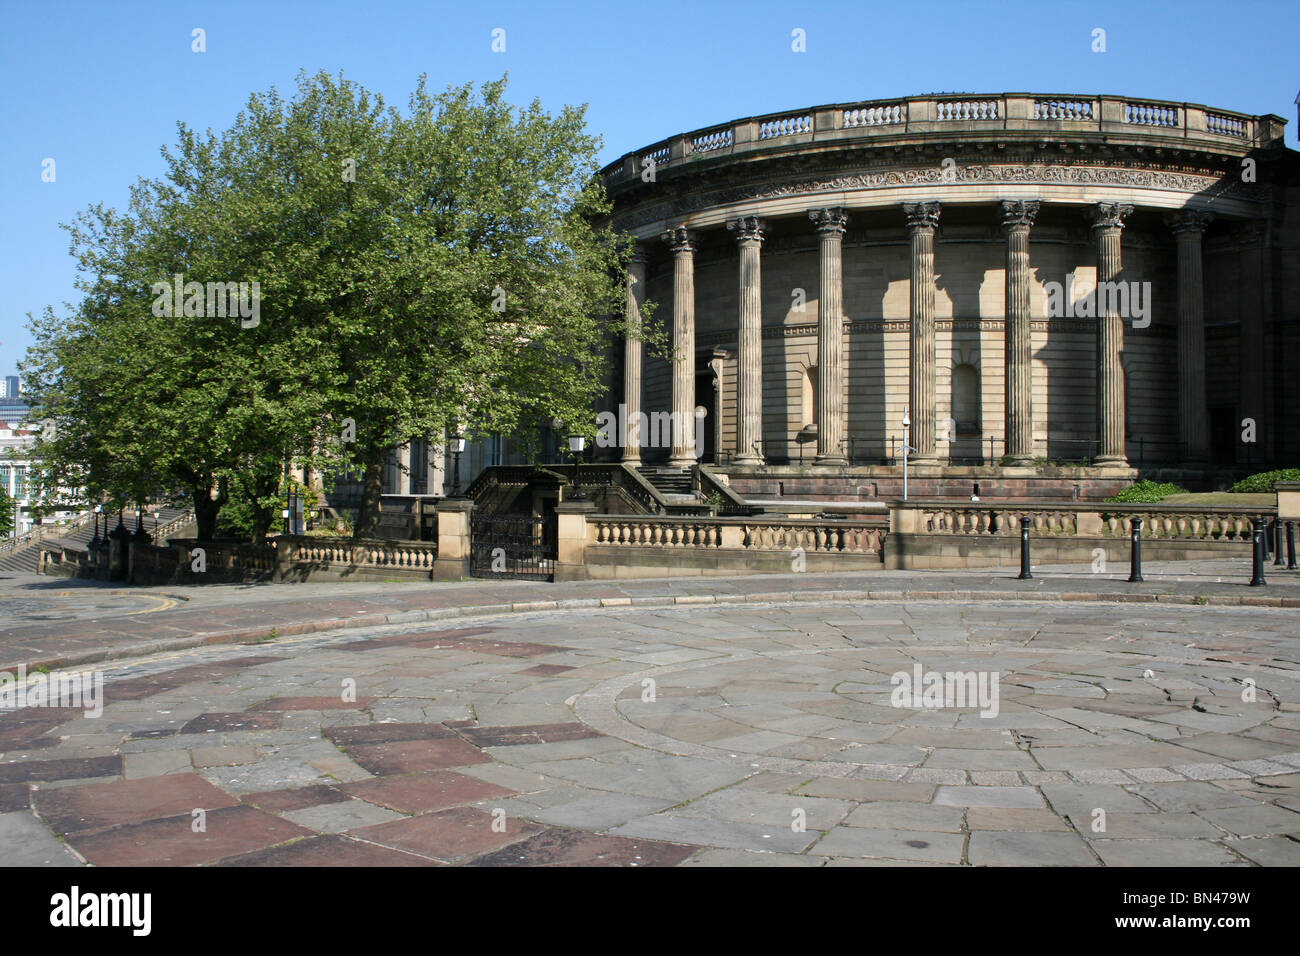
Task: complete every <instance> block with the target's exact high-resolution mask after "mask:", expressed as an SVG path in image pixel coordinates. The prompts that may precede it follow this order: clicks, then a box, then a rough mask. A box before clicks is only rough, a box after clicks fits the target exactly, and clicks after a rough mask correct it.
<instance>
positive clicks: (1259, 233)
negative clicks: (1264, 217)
mask: <svg viewBox="0 0 1300 956" xmlns="http://www.w3.org/2000/svg"><path fill="white" fill-rule="evenodd" d="M1235 238H1236V240H1237V249H1238V255H1239V262H1240V270H1239V272H1238V280H1237V281H1238V286H1237V296H1238V300H1239V302H1240V306H1239V308H1240V310H1241V326H1240V328H1241V333H1240V334H1241V357H1240V358H1239V359H1238V365H1237V379H1238V381H1240V382H1241V393H1240V394H1241V397H1240V402H1241V408H1240V410H1239V412H1238V416H1237V422H1236V431H1237V435H1238V436H1239V437H1240V436H1242V434H1243V432H1244V431H1245V426H1244V425H1242V421H1244V420H1245V419H1247V418H1249V419H1250V420H1251V421H1253V422H1254V423H1255V428H1254V432H1255V445H1254V447H1253V448H1246V447H1245V445H1244V443H1243V442H1241V441H1238V443H1237V455H1238V460H1242V461H1259V460H1260V459H1261V458H1267V457H1268V456H1267V454H1266V453H1265V451H1264V449H1265V448H1267V447H1268V446H1267V444H1266V442H1267V439H1268V435H1267V434H1266V432H1265V428H1266V425H1267V418H1268V416H1267V415H1266V414H1265V409H1264V376H1265V370H1266V369H1267V367H1268V365H1267V362H1266V360H1265V357H1264V261H1263V255H1264V224H1263V223H1262V222H1256V221H1246V222H1243V223H1241V224H1239V225H1238V226H1237V228H1236V230H1235Z"/></svg>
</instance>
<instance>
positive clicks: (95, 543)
mask: <svg viewBox="0 0 1300 956" xmlns="http://www.w3.org/2000/svg"><path fill="white" fill-rule="evenodd" d="M103 513H104V506H103V505H95V536H94V537H93V538H91V539H90V541H89V542H88V543H87V545H86V547H87V548H89V549H90V551H91V553H92V554H93V553H94V551H95V549H96V548H98V547H99V543H100V542H101V541H102V540H103V538H101V537H100V536H99V516H100V515H101V514H103ZM104 531H105V532H106V533H107V531H108V522H107V521H106V522H104Z"/></svg>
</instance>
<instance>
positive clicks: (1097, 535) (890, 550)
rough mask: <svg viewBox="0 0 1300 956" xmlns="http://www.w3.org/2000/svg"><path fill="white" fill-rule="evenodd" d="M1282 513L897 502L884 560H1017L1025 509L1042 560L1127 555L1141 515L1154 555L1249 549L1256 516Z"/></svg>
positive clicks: (919, 563)
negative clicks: (1021, 521) (1133, 528)
mask: <svg viewBox="0 0 1300 956" xmlns="http://www.w3.org/2000/svg"><path fill="white" fill-rule="evenodd" d="M1276 514H1277V509H1276V508H1274V507H1270V506H1260V505H1253V506H1207V505H1201V506H1191V505H1160V504H1112V503H1105V504H1102V503H1079V504H1075V503H1071V502H1060V503H1058V502H1050V503H1042V504H1002V503H994V502H951V501H907V502H893V503H892V504H891V505H890V519H889V538H888V541H887V545H888V546H887V548H886V554H885V566H886V567H887V568H891V569H892V568H955V567H981V566H989V567H994V566H999V565H1002V566H1007V565H1012V566H1013V565H1015V564H1016V563H1017V562H1018V560H1019V555H1018V548H1019V540H1018V539H1019V537H1020V519H1021V518H1022V517H1027V518H1029V519H1030V538H1031V543H1032V549H1033V553H1034V556H1035V557H1034V560H1035V561H1037V562H1041V563H1047V564H1071V563H1076V562H1081V563H1086V564H1091V562H1093V561H1094V560H1095V559H1096V558H1097V555H1098V551H1100V552H1102V553H1104V554H1105V556H1106V558H1107V559H1108V560H1111V561H1125V560H1127V559H1128V554H1129V549H1130V534H1131V531H1132V522H1133V519H1135V518H1141V519H1142V540H1143V541H1144V542H1145V543H1146V545H1147V551H1146V556H1147V557H1148V558H1150V559H1154V560H1188V559H1197V558H1216V557H1248V556H1249V553H1250V548H1251V535H1252V530H1253V526H1252V519H1254V518H1264V519H1266V520H1267V519H1270V518H1272V517H1274V516H1275V515H1276Z"/></svg>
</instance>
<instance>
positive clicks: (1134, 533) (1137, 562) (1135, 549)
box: [1128, 517, 1142, 583]
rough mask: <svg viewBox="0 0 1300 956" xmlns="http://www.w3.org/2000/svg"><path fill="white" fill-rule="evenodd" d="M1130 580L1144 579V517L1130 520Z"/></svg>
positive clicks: (1139, 580) (1138, 580)
mask: <svg viewBox="0 0 1300 956" xmlns="http://www.w3.org/2000/svg"><path fill="white" fill-rule="evenodd" d="M1129 540H1130V542H1131V544H1130V547H1129V571H1128V579H1129V582H1130V583H1132V582H1138V583H1140V582H1141V581H1142V519H1141V518H1136V517H1135V518H1134V519H1133V520H1132V521H1130V522H1129Z"/></svg>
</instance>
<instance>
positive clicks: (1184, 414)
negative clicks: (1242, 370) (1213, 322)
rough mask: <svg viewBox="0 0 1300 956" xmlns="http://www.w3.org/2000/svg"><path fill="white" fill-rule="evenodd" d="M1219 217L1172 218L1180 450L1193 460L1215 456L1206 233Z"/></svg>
mask: <svg viewBox="0 0 1300 956" xmlns="http://www.w3.org/2000/svg"><path fill="white" fill-rule="evenodd" d="M1213 219H1214V216H1213V215H1211V214H1210V213H1205V212H1197V211H1195V210H1192V209H1184V210H1182V211H1181V212H1179V213H1176V214H1175V215H1173V216H1170V217H1169V219H1168V220H1167V221H1168V223H1169V225H1170V227H1171V228H1172V229H1173V232H1174V237H1175V241H1176V242H1177V244H1178V441H1179V444H1180V447H1179V449H1178V453H1179V457H1180V458H1181V459H1182V460H1184V461H1188V462H1206V461H1209V458H1210V429H1209V423H1208V417H1209V416H1208V413H1207V412H1206V407H1205V283H1204V278H1203V275H1202V271H1201V236H1202V235H1204V233H1205V227H1206V226H1208V225H1209V224H1210V222H1211V221H1212V220H1213Z"/></svg>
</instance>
